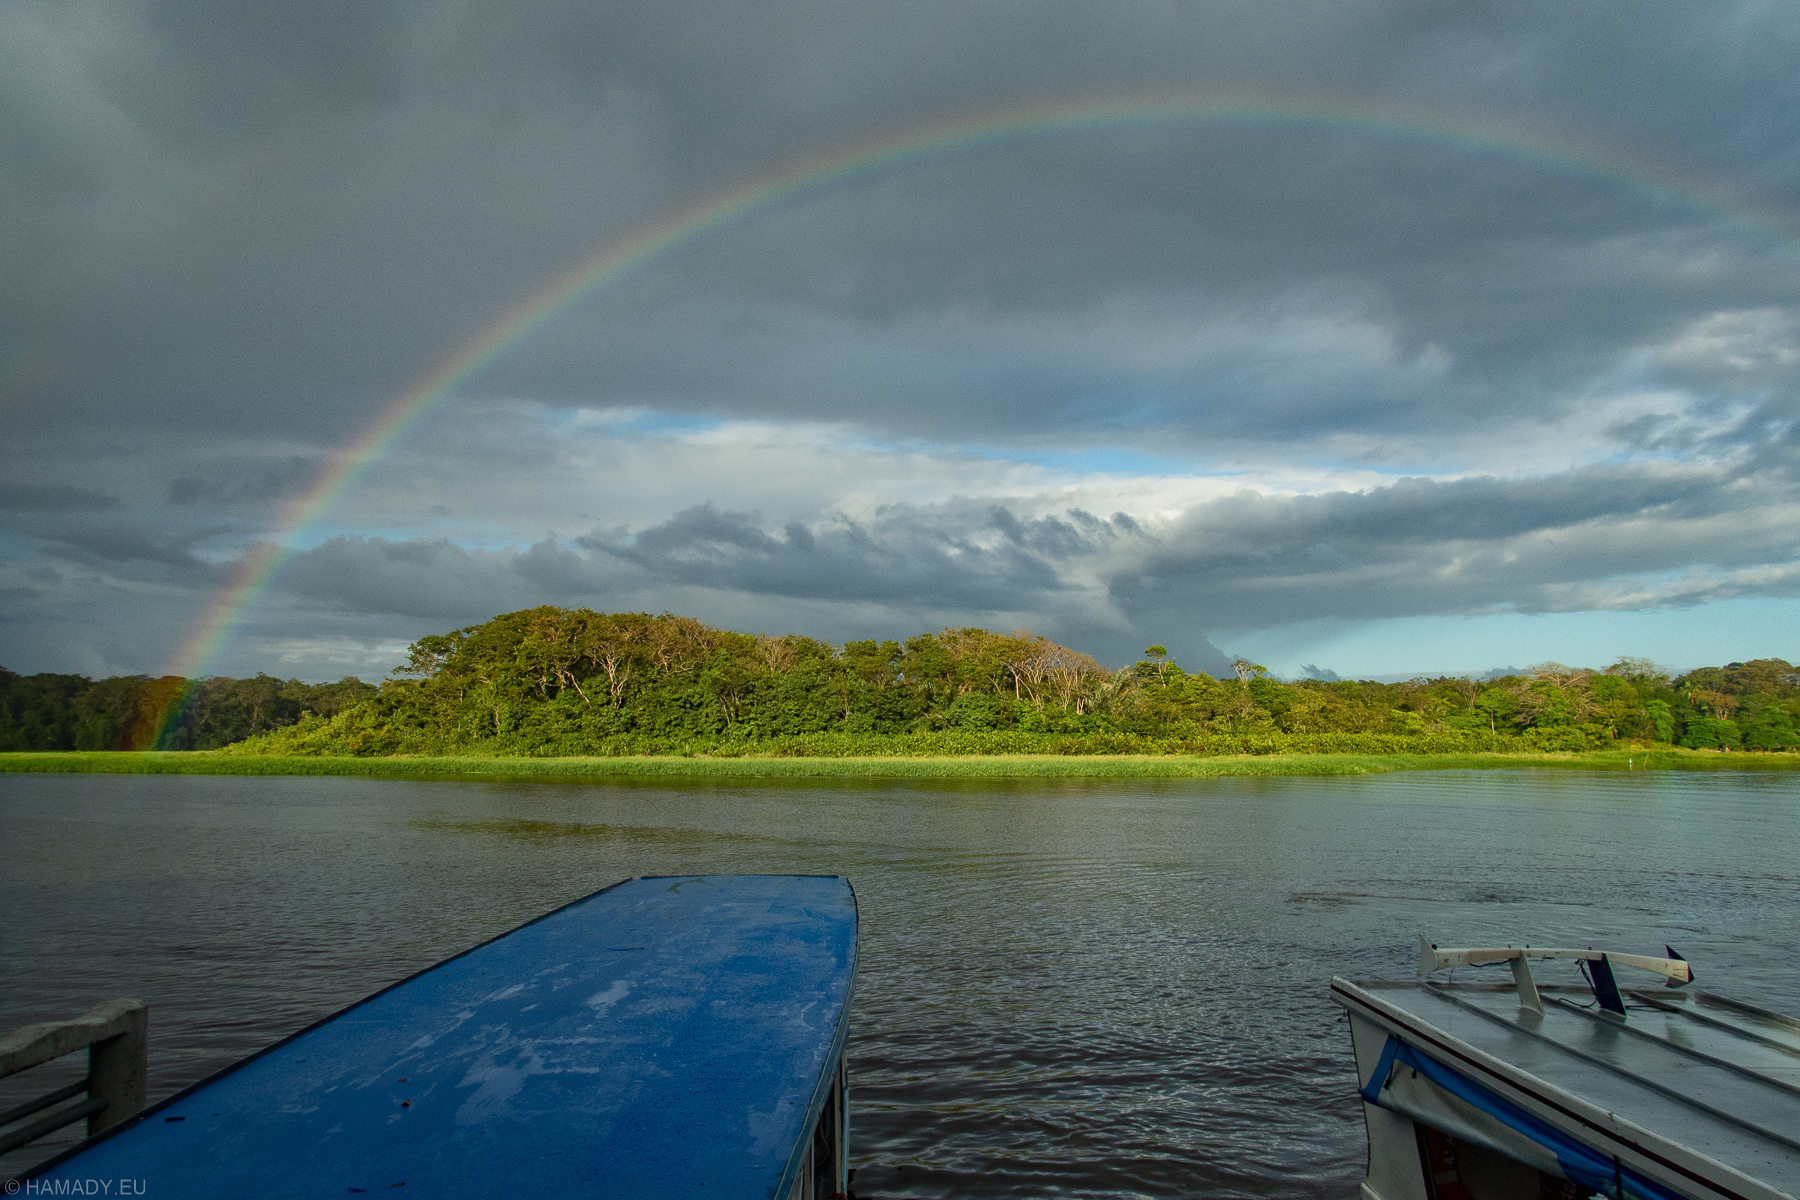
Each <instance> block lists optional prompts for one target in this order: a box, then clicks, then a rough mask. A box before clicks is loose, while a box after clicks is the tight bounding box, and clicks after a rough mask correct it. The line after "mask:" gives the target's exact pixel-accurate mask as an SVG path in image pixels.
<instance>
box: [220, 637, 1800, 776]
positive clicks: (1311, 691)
mask: <svg viewBox="0 0 1800 1200" xmlns="http://www.w3.org/2000/svg"><path fill="white" fill-rule="evenodd" d="M395 675H396V678H394V679H391V680H389V681H388V682H386V683H384V684H383V685H382V687H381V690H380V691H379V693H377V694H375V695H372V696H370V697H368V698H367V699H365V700H362V701H360V702H359V703H355V704H351V705H349V706H347V707H345V708H344V709H342V710H341V711H340V712H338V713H337V714H336V715H335V716H328V715H326V714H325V713H323V712H322V711H316V712H315V715H314V716H312V717H310V718H307V719H305V720H302V721H299V722H297V723H296V724H294V725H293V726H291V727H288V728H284V729H280V730H277V731H274V732H272V733H270V734H267V735H264V736H261V737H258V738H255V739H253V740H252V741H251V742H250V743H249V744H247V745H245V746H244V747H243V749H244V750H246V751H256V752H262V753H289V754H291V753H313V754H360V755H369V754H456V753H479V754H522V755H568V754H630V753H694V752H706V753H713V754H730V753H746V752H751V751H757V752H769V751H774V752H778V753H792V754H832V755H845V754H882V753H902V754H919V753H942V754H958V753H990V754H991V753H1004V752H1033V751H1038V752H1043V751H1050V752H1061V753H1105V752H1112V753H1121V752H1133V751H1140V752H1170V751H1188V752H1201V753H1229V752H1253V753H1274V752H1281V751H1308V750H1310V751H1333V752H1339V753H1404V752H1421V751H1423V752H1438V753H1459V752H1469V751H1481V750H1500V749H1534V750H1582V749H1592V748H1598V747H1603V746H1606V745H1613V744H1619V743H1620V742H1630V741H1640V742H1644V743H1663V744H1675V745H1684V746H1693V747H1716V748H1721V749H1740V748H1741V749H1779V748H1784V747H1792V746H1800V735H1797V734H1796V731H1795V724H1796V717H1800V674H1797V673H1796V671H1795V669H1794V668H1793V667H1792V666H1790V665H1789V664H1788V663H1786V662H1784V661H1782V660H1780V659H1759V660H1757V661H1755V662H1751V663H1734V664H1731V665H1729V666H1726V667H1718V668H1708V669H1706V670H1701V671H1693V672H1690V673H1688V674H1687V675H1685V676H1683V677H1681V678H1678V679H1670V678H1668V677H1667V676H1665V675H1663V674H1661V673H1659V672H1658V671H1657V670H1656V669H1655V667H1654V666H1652V665H1651V664H1650V663H1648V662H1645V661H1642V660H1630V659H1628V660H1622V661H1621V662H1618V663H1615V664H1613V665H1612V666H1611V667H1609V668H1607V669H1606V670H1605V671H1592V670H1584V669H1575V668H1569V667H1563V666H1560V665H1558V664H1554V663H1549V664H1544V665H1542V666H1540V667H1538V668H1535V669H1533V670H1532V671H1530V672H1528V673H1526V674H1522V675H1517V676H1509V677H1506V678H1500V679H1490V680H1483V681H1475V680H1469V679H1450V678H1443V679H1430V680H1423V679H1421V680H1413V681H1410V682H1406V683H1391V684H1383V683H1374V682H1367V681H1361V682H1350V681H1345V682H1323V681H1317V680H1301V681H1297V682H1292V683H1284V682H1282V681H1279V680H1276V679H1273V678H1271V677H1270V676H1269V674H1268V672H1267V671H1266V670H1264V669H1263V668H1261V667H1259V666H1256V665H1255V664H1253V663H1248V662H1242V661H1240V662H1239V663H1237V664H1236V667H1235V669H1234V672H1233V673H1232V674H1231V675H1229V676H1227V677H1225V678H1221V679H1215V678H1212V677H1211V676H1208V675H1204V674H1189V673H1188V672H1186V671H1183V670H1182V669H1181V667H1180V666H1179V665H1177V664H1176V663H1174V662H1172V661H1170V660H1169V659H1168V658H1167V655H1166V652H1165V651H1164V650H1163V649H1162V648H1161V647H1157V646H1153V647H1150V648H1149V649H1148V650H1147V651H1146V657H1145V658H1144V659H1143V660H1142V661H1140V662H1138V663H1136V664H1134V665H1132V666H1129V667H1126V668H1124V669H1122V670H1109V669H1107V668H1105V667H1103V666H1101V664H1100V663H1098V662H1096V661H1095V660H1094V659H1093V658H1091V657H1089V656H1088V655H1085V654H1082V653H1080V652H1078V651H1074V650H1071V649H1068V648H1067V647H1064V646H1059V645H1057V644H1056V643H1054V642H1051V641H1049V640H1047V639H1045V638H1041V637H1037V636H1034V635H1032V634H1030V633H1028V632H1024V631H1020V632H1016V633H1012V634H1006V635H1002V634H997V633H993V632H990V631H987V630H983V629H946V630H944V631H943V632H941V633H935V634H921V635H919V636H917V637H914V638H910V639H908V640H906V641H904V642H899V641H880V642H877V641H853V642H848V643H846V644H844V645H842V646H837V645H832V644H830V643H826V642H821V641H816V640H814V639H812V638H807V637H799V636H788V637H779V638H773V637H754V636H750V635H747V634H741V633H732V632H729V631H725V630H718V629H712V628H709V627H708V626H706V625H703V624H702V623H700V622H699V621H696V620H694V619H692V618H690V617H679V616H672V615H667V614H665V615H663V616H649V615H646V614H643V613H614V614H607V613H595V612H590V611H587V610H585V609H582V610H575V611H569V610H565V609H558V608H550V607H544V608H535V609H529V610H525V611H522V612H516V613H507V614H505V615H503V616H499V617H496V618H494V619H493V620H491V621H488V622H486V623H484V624H481V625H474V626H470V627H468V628H466V629H460V630H456V631H455V632H452V633H448V634H443V635H438V636H432V637H426V638H421V639H420V640H419V641H418V642H416V643H415V644H414V645H413V646H412V648H411V652H410V656H409V659H408V662H407V664H406V665H405V666H404V667H402V668H400V669H399V670H398V671H396V672H395Z"/></svg>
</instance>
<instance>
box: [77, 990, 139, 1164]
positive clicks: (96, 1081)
mask: <svg viewBox="0 0 1800 1200" xmlns="http://www.w3.org/2000/svg"><path fill="white" fill-rule="evenodd" d="M118 1015H119V1019H120V1021H121V1022H122V1023H123V1024H124V1026H125V1029H124V1031H123V1032H121V1033H118V1034H115V1035H114V1036H112V1037H109V1038H107V1039H106V1040H105V1041H100V1042H95V1043H94V1044H93V1045H91V1046H89V1047H88V1095H89V1096H90V1097H91V1098H93V1099H96V1100H104V1101H106V1107H105V1108H103V1109H101V1110H100V1111H99V1112H96V1113H93V1114H91V1115H89V1117H88V1121H87V1131H88V1136H89V1137H92V1136H93V1135H94V1134H96V1133H99V1132H100V1131H101V1130H102V1129H105V1128H106V1127H107V1126H109V1125H117V1124H118V1123H119V1122H120V1121H123V1120H125V1119H126V1118H128V1117H134V1116H136V1115H137V1114H138V1113H139V1112H141V1111H143V1108H144V1098H145V1088H146V1085H147V1083H148V1076H149V1052H150V1009H149V1007H148V1006H147V1005H144V1004H141V1003H138V1004H135V1006H134V1007H132V1008H128V1009H125V1010H124V1011H122V1012H120V1013H119V1014H118Z"/></svg>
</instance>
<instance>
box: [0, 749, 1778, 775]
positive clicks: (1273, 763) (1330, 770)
mask: <svg viewBox="0 0 1800 1200" xmlns="http://www.w3.org/2000/svg"><path fill="white" fill-rule="evenodd" d="M1545 768H1548V769H1561V770H1571V769H1572V770H1595V771H1629V770H1690V771H1691V770H1783V769H1787V770H1793V769H1800V753H1761V752H1759V753H1754V754H1750V753H1742V752H1739V753H1721V752H1719V751H1715V750H1684V749H1679V748H1673V747H1659V748H1657V749H1654V750H1643V749H1631V750H1594V751H1581V752H1551V753H1523V752H1521V753H1506V752H1493V753H1479V754H1256V755H1250V754H1237V755H1207V756H1200V755H1184V754H1166V755H1149V754H1118V755H1060V754H992V755H958V756H949V755H946V756H941V757H923V756H907V757H898V756H896V757H842V758H837V757H833V758H825V757H820V758H799V757H791V756H783V757H775V756H771V757H756V756H754V755H734V756H731V757H720V758H710V757H704V756H694V757H677V756H661V757H651V756H642V757H613V758H523V757H521V758H482V757H475V756H457V757H443V758H435V757H434V758H426V757H417V758H412V757H393V758H374V757H364V758H352V757H348V756H344V757H332V756H323V755H320V756H314V755H304V756H302V755H250V754H224V753H220V752H218V751H210V750H195V751H144V752H133V751H107V750H90V751H81V750H74V751H15V752H9V753H0V773H15V774H17V773H33V774H116V775H239V776H282V775H289V776H302V775H320V776H348V777H364V778H393V779H469V780H494V779H505V780H533V779H535V780H543V781H545V782H579V781H582V780H607V779H634V778H639V779H641V778H681V777H687V778H694V777H701V778H787V779H797V778H814V779H831V778H840V779H866V778H896V779H902V778H993V779H1004V778H1045V779H1082V778H1089V779H1190V778H1191V779H1198V778H1209V777H1219V776H1243V775H1370V774H1381V773H1385V772H1391V771H1448V770H1470V769H1478V770H1506V769H1514V770H1518V769H1527V770H1528V769H1545Z"/></svg>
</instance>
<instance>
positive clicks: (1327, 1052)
mask: <svg viewBox="0 0 1800 1200" xmlns="http://www.w3.org/2000/svg"><path fill="white" fill-rule="evenodd" d="M0 845H3V846H4V848H5V852H4V865H3V866H0V872H3V874H0V912H3V914H4V916H3V918H0V956H3V961H4V965H5V969H4V985H3V986H4V991H3V992H0V1031H4V1030H6V1029H11V1028H14V1027H16V1026H18V1025H21V1024H24V1023H26V1022H29V1021H36V1020H44V1019H50V1018H60V1017H68V1016H73V1015H75V1014H76V1013H79V1012H82V1011H85V1010H86V1009H87V1008H88V1007H89V1006H91V1005H92V1004H93V1003H94V1002H96V1001H98V1000H101V999H105V998H110V997H114V996H137V997H140V998H142V999H144V1000H147V1001H148V1002H149V1003H150V1005H151V1093H152V1099H155V1098H158V1097H160V1096H164V1095H167V1094H169V1093H170V1092H172V1091H174V1090H176V1089H178V1088H180V1087H182V1086H184V1085H185V1084H187V1083H190V1082H192V1081H193V1080H195V1079H198V1078H200V1077H202V1076H204V1075H206V1074H208V1073H210V1072H211V1071H213V1070H216V1069H217V1068H218V1067H220V1066H222V1065H224V1064H226V1063H228V1062H230V1061H232V1060H234V1059H236V1058H238V1057H241V1056H242V1055H244V1054H247V1053H249V1052H251V1051H253V1050H256V1049H257V1048H259V1047H261V1046H263V1045H266V1044H268V1043H269V1042H271V1041H274V1040H276V1039H278V1038H280V1037H282V1036H285V1035H286V1034H288V1033H290V1032H292V1031H293V1030H295V1029H297V1028H299V1027H301V1026H303V1025H306V1024H308V1023H310V1022H311V1021H313V1020H315V1019H317V1018H318V1017H320V1016H322V1015H324V1014H326V1013H329V1012H331V1011H333V1010H335V1009H337V1008H340V1007H342V1006H344V1005H346V1004H348V1003H350V1002H352V1001H354V1000H356V999H359V998H360V997H362V996H364V995H366V994H368V993H370V992H372V991H374V990H376V989H378V988H380V987H383V986H385V985H386V984H388V983H391V982H392V981H394V980H396V979H398V978H400V977H402V976H405V975H407V974H410V973H411V972H413V971H416V970H418V969H420V968H422V967H425V966H427V965H429V964H431V963H433V962H436V961H438V960H440V959H442V958H445V957H447V956H449V955H451V954H454V953H456V952H458V951H460V950H462V949H464V948H466V947H468V946H470V945H473V944H474V943H476V942H480V941H482V940H484V939H486V938H489V937H492V936H493V935H495V934H497V933H500V932H502V931H504V930H506V929H508V928H511V927H512V926H515V925H517V924H519V923H521V922H523V921H526V920H528V919H530V918H532V917H535V916H537V915H539V914H540V913H543V912H545V911H547V910H549V909H551V908H554V907H556V906H558V905H561V904H564V903H566V902H567V901H569V900H572V899H574V898H576V897H578V896H581V895H584V894H586V893H588V892H591V891H594V890H595V889H597V888H600V887H603V886H605V885H607V884H610V883H614V882H616V881H617V880H619V879H623V878H626V877H629V876H633V875H674V874H689V873H706V872H781V873H788V872H794V873H810V874H842V875H847V876H849V877H850V879H851V881H852V883H853V884H854V885H855V887H856V892H857V896H858V901H859V906H860V911H861V915H862V954H861V969H860V974H859V977H858V982H857V995H856V1004H855V1008H854V1011H853V1024H852V1029H851V1038H850V1054H851V1085H852V1088H853V1096H852V1101H853V1103H852V1120H853V1139H854V1142H853V1149H854V1162H855V1165H856V1168H857V1174H856V1178H855V1184H854V1188H855V1191H856V1192H857V1194H858V1195H860V1196H862V1197H865V1198H873V1197H903V1196H910V1197H935V1196H983V1197H1011V1196H1020V1197H1023V1196H1044V1195H1058V1196H1182V1195H1192V1194H1204V1195H1207V1196H1216V1197H1227V1196H1254V1197H1321V1198H1322V1197H1332V1198H1336V1200H1343V1198H1348V1197H1352V1196H1354V1195H1355V1193H1356V1181H1357V1180H1358V1178H1359V1177H1360V1175H1361V1172H1362V1162H1363V1133H1362V1125H1361V1120H1360V1117H1359V1115H1358V1111H1357V1106H1356V1103H1355V1099H1354V1095H1353V1087H1354V1083H1353V1079H1352V1063H1351V1057H1350V1046H1349V1038H1348V1035H1347V1033H1346V1030H1345V1026H1344V1025H1343V1024H1342V1022H1341V1020H1340V1019H1339V1012H1338V1010H1337V1009H1336V1008H1335V1006H1333V1005H1332V1004H1331V1003H1330V1002H1329V1001H1328V999H1327V994H1326V988H1327V983H1328V981H1329V979H1330V978H1331V976H1332V975H1334V974H1337V975H1344V976H1347V977H1351V978H1359V977H1360V978H1371V977H1390V978H1391V977H1395V976H1402V975H1406V974H1408V973H1410V972H1411V970H1412V965H1413V962H1414V959H1415V956H1416V950H1417V937H1418V935H1419V934H1420V933H1425V934H1427V935H1428V936H1429V937H1430V938H1431V940H1433V941H1436V942H1441V943H1444V944H1447V945H1448V944H1463V945H1467V944H1487V943H1495V942H1498V943H1507V942H1524V941H1529V942H1532V943H1534V944H1540V945H1547V944H1565V945H1584V946H1585V945H1588V944H1590V943H1591V944H1596V945H1602V946H1606V947H1609V948H1613V949H1618V950H1627V951H1636V952H1641V953H1643V952H1647V953H1657V952H1660V950H1661V948H1662V946H1663V945H1664V944H1665V943H1669V944H1672V945H1673V946H1675V948H1676V949H1677V950H1679V951H1680V952H1681V953H1682V954H1684V955H1686V956H1687V957H1688V958H1689V959H1691V960H1692V961H1693V962H1694V964H1695V968H1696V974H1697V977H1698V980H1699V985H1700V986H1702V987H1709V988H1715V989H1717V990H1720V991H1724V992H1726V993H1727V994H1731V995H1736V996H1739V997H1741V998H1744V999H1748V1000H1753V1001H1758V1002H1761V1003H1764V1004H1769V1005H1772V1006H1773V1007H1776V1008H1779V1009H1783V1010H1785V1011H1789V1012H1794V1011H1796V1010H1797V1009H1800V1004H1796V1003H1795V1001H1794V999H1793V992H1794V989H1795V987H1796V985H1800V965H1797V964H1800V920H1797V919H1796V918H1797V916H1800V775H1796V774H1793V773H1785V772H1729V773H1727V772H1719V773H1704V774H1701V773H1681V772H1636V773H1632V774H1622V773H1593V772H1585V771H1551V770H1539V771H1484V772H1419V773H1409V774H1395V775H1378V776H1364V777H1352V778H1328V779H1310V778H1274V779H1195V780H1166V781H1164V780H1158V781H1120V782H1116V783H1109V782H1099V781H1069V782H1059V781H1048V782H1046V781H1043V780H1032V781H1019V782H1007V781H932V780H905V781H866V780H865V781H855V782H835V781H780V782H766V783H764V782H752V781H731V782H697V781H696V782H686V783H680V784H675V783H669V782H656V783H643V784H620V783H607V784H603V785H595V786H582V785H568V784H543V783H476V782H456V783H449V782H410V781H392V780H356V779H329V778H322V779H314V778H307V779H234V778H209V777H196V776H94V775H79V776H78V775H69V776H20V775H12V776H0ZM1557 969H1558V968H1556V967H1549V966H1547V967H1545V968H1544V969H1543V971H1542V972H1540V975H1541V976H1545V975H1554V972H1555V971H1556V970H1557ZM64 1069H65V1070H67V1069H69V1068H66V1067H65V1068H64ZM32 1074H34V1075H35V1074H38V1072H33V1073H32ZM10 1083H12V1084H14V1085H18V1084H19V1083H20V1080H17V1079H15V1080H13V1081H10ZM14 1094H16V1087H13V1088H8V1089H5V1091H4V1093H3V1094H0V1107H3V1106H4V1104H5V1103H7V1102H8V1097H10V1096H12V1095H14ZM24 1153H25V1154H26V1155H28V1156H29V1157H30V1158H31V1159H35V1158H36V1157H38V1156H39V1155H41V1154H42V1153H43V1151H41V1150H35V1151H32V1152H24ZM23 1165H24V1158H23V1157H22V1156H21V1155H19V1154H15V1155H9V1156H7V1157H6V1159H5V1160H3V1161H0V1171H5V1172H6V1173H10V1172H11V1171H13V1170H16V1169H18V1168H19V1167H21V1166H23Z"/></svg>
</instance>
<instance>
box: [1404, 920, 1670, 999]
mask: <svg viewBox="0 0 1800 1200" xmlns="http://www.w3.org/2000/svg"><path fill="white" fill-rule="evenodd" d="M1663 949H1664V950H1667V951H1668V954H1669V956H1668V957H1667V958H1654V957H1651V956H1650V955H1647V954H1617V953H1608V952H1606V951H1604V950H1595V949H1594V948H1593V947H1591V946H1590V947H1588V948H1587V949H1585V950H1571V949H1562V948H1557V947H1549V946H1479V947H1477V946H1465V947H1460V948H1457V949H1446V948H1444V947H1442V946H1439V945H1438V944H1437V943H1435V942H1428V941H1426V940H1425V936H1424V935H1423V934H1420V935H1419V972H1418V973H1419V977H1420V978H1421V979H1423V978H1425V977H1427V976H1429V975H1433V974H1435V973H1437V972H1438V971H1442V970H1444V969H1446V968H1448V967H1481V966H1488V965H1491V964H1494V963H1506V964H1508V965H1509V966H1511V967H1512V973H1513V981H1514V983H1515V985H1516V986H1517V987H1518V990H1519V1007H1520V1008H1524V1009H1528V1010H1530V1011H1532V1012H1535V1013H1542V1012H1543V1011H1544V1002H1543V1000H1542V999H1541V998H1540V997H1539V996H1538V987H1537V981H1536V980H1535V979H1533V978H1532V974H1531V962H1530V960H1531V959H1534V958H1535V959H1540V960H1543V959H1558V958H1560V959H1569V960H1573V961H1574V962H1576V963H1577V964H1579V965H1580V967H1581V973H1582V974H1583V975H1584V976H1585V977H1586V978H1587V981H1588V985H1589V986H1590V987H1591V988H1592V989H1593V992H1594V999H1595V1000H1596V1001H1597V1002H1598V1003H1599V1005H1600V1007H1601V1008H1602V1009H1603V1010H1605V1011H1606V1012H1609V1013H1612V1014H1613V1015H1614V1016H1617V1017H1620V1018H1623V1017H1624V1016H1625V1001H1624V998H1623V997H1622V996H1621V995H1620V993H1619V985H1618V982H1617V981H1616V980H1614V978H1613V973H1612V968H1613V965H1614V964H1615V963H1616V964H1617V965H1619V966H1622V967H1635V968H1637V969H1638V970H1640V971H1650V972H1653V973H1654V974H1657V975H1661V976H1663V977H1664V978H1665V979H1666V980H1667V986H1669V987H1683V986H1685V985H1687V984H1689V983H1692V982H1693V981H1694V968H1693V967H1692V966H1690V965H1689V964H1688V961H1687V960H1686V959H1685V958H1682V957H1681V956H1680V955H1679V954H1677V953H1675V950H1674V948H1673V947H1670V946H1664V947H1663Z"/></svg>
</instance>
